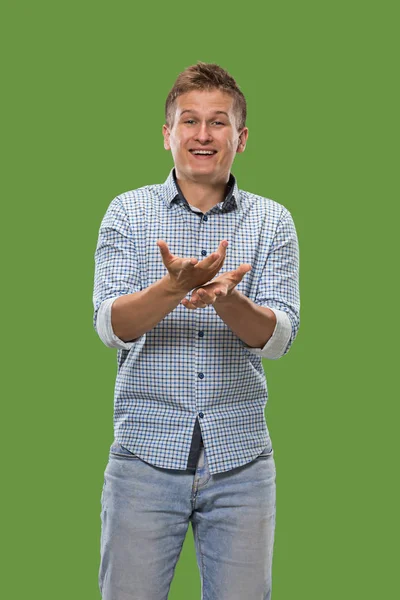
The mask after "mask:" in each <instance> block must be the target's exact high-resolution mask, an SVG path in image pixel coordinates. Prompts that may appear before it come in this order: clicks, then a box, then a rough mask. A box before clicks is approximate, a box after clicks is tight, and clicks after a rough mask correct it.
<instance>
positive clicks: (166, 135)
mask: <svg viewBox="0 0 400 600" xmlns="http://www.w3.org/2000/svg"><path fill="white" fill-rule="evenodd" d="M170 133H171V132H170V130H169V127H168V125H163V127H162V134H163V136H164V148H165V149H166V150H171V146H170V143H169V136H170Z"/></svg>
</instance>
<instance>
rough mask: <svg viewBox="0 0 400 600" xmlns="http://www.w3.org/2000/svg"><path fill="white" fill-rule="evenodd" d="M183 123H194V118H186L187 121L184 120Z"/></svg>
mask: <svg viewBox="0 0 400 600" xmlns="http://www.w3.org/2000/svg"><path fill="white" fill-rule="evenodd" d="M185 123H189V124H191V123H194V119H188V120H187V121H185Z"/></svg>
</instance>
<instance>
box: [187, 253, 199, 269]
mask: <svg viewBox="0 0 400 600" xmlns="http://www.w3.org/2000/svg"><path fill="white" fill-rule="evenodd" d="M198 262H199V261H198V260H197V258H195V257H194V256H192V258H188V259H187V260H185V262H184V263H183V268H184V269H190V268H191V267H194V265H197V263H198Z"/></svg>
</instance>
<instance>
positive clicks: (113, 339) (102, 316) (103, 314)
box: [96, 296, 143, 350]
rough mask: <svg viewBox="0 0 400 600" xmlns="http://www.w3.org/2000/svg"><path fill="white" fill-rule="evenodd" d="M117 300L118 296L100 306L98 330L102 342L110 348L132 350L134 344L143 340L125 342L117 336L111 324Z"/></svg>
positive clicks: (97, 319) (108, 299)
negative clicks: (113, 306) (113, 308)
mask: <svg viewBox="0 0 400 600" xmlns="http://www.w3.org/2000/svg"><path fill="white" fill-rule="evenodd" d="M117 298H119V296H116V297H115V298H107V300H104V301H103V302H102V303H101V304H100V308H99V311H98V313H97V318H96V329H97V333H98V334H99V338H100V339H101V341H102V342H103V343H104V344H105V345H106V346H108V347H109V348H118V349H120V350H130V348H132V346H133V344H136V342H137V341H138V340H140V339H141V338H140V337H139V338H137V339H136V340H133V341H131V342H124V341H123V340H121V339H120V338H119V337H117V336H116V335H115V333H114V331H113V328H112V324H111V307H112V305H113V302H114V300H116V299H117ZM141 337H143V336H141Z"/></svg>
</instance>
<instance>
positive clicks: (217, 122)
mask: <svg viewBox="0 0 400 600" xmlns="http://www.w3.org/2000/svg"><path fill="white" fill-rule="evenodd" d="M214 123H215V124H216V125H224V124H225V123H222V121H214Z"/></svg>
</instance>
